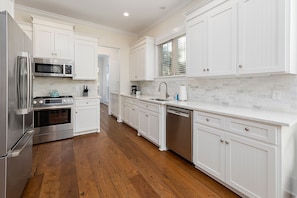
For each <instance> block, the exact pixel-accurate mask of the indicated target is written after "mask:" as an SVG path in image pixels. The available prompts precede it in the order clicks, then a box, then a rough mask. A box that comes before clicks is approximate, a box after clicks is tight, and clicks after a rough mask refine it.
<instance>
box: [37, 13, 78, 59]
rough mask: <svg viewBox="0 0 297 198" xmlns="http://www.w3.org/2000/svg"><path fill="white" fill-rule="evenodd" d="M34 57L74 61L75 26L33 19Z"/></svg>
mask: <svg viewBox="0 0 297 198" xmlns="http://www.w3.org/2000/svg"><path fill="white" fill-rule="evenodd" d="M32 23H33V55H34V57H39V58H59V59H68V60H73V26H72V25H64V24H57V23H54V22H51V21H47V20H44V19H39V18H34V17H33V21H32Z"/></svg>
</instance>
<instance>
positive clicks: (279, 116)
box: [122, 94, 297, 126]
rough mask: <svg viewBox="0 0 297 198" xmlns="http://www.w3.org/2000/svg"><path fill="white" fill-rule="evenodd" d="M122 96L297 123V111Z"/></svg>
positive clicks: (285, 122)
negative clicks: (287, 111)
mask: <svg viewBox="0 0 297 198" xmlns="http://www.w3.org/2000/svg"><path fill="white" fill-rule="evenodd" d="M122 96H126V97H131V98H136V99H139V100H143V101H147V102H152V103H157V104H163V105H170V106H176V107H181V108H185V109H191V110H197V111H203V112H208V113H214V114H219V115H224V116H230V117H236V118H242V119H248V120H252V121H257V122H265V123H269V124H273V125H279V126H292V125H294V124H296V123H297V114H296V113H286V112H277V111H268V110H262V109H250V108H243V107H233V106H227V105H219V104H210V103H202V102H194V101H176V100H169V101H155V100H151V99H152V98H158V97H156V96H143V95H141V96H139V97H136V96H135V95H125V94H122Z"/></svg>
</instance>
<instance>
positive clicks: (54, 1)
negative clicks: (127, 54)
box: [15, 0, 191, 34]
mask: <svg viewBox="0 0 297 198" xmlns="http://www.w3.org/2000/svg"><path fill="white" fill-rule="evenodd" d="M190 1H191V0H15V3H16V4H19V5H23V6H26V7H31V8H34V9H39V10H43V11H47V12H52V13H55V14H59V15H64V16H67V17H72V18H76V19H80V20H84V21H89V22H93V23H96V24H100V25H104V26H108V27H111V28H115V29H119V30H122V31H125V32H130V33H135V34H137V33H139V32H142V31H144V30H146V29H147V28H149V27H150V26H152V25H153V24H155V23H157V22H158V21H160V20H161V19H162V18H164V17H166V16H168V15H169V14H171V13H173V12H175V11H176V10H177V9H180V8H181V7H183V6H185V5H186V4H187V3H189V2H190ZM162 6H165V7H166V9H160V7H162ZM123 12H129V13H130V16H129V17H124V16H123Z"/></svg>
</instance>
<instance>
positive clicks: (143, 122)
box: [138, 109, 149, 137]
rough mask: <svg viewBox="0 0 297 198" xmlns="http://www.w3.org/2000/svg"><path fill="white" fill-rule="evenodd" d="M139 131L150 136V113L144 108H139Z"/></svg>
mask: <svg viewBox="0 0 297 198" xmlns="http://www.w3.org/2000/svg"><path fill="white" fill-rule="evenodd" d="M138 132H139V133H140V134H141V135H143V136H146V137H147V136H148V132H149V113H148V112H147V111H146V110H143V109H139V110H138Z"/></svg>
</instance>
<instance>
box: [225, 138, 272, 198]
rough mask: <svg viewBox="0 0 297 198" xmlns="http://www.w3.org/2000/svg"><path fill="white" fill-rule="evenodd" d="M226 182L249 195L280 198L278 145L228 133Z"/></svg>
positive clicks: (226, 141)
mask: <svg viewBox="0 0 297 198" xmlns="http://www.w3.org/2000/svg"><path fill="white" fill-rule="evenodd" d="M225 146H226V154H225V157H226V163H225V164H226V169H225V170H226V183H227V184H228V185H230V186H231V187H233V188H235V189H237V190H239V191H240V192H242V193H244V194H245V195H247V196H249V197H267V198H268V197H269V198H270V197H277V194H276V190H277V180H276V178H277V177H276V163H275V162H276V158H277V157H276V154H277V152H276V150H277V149H276V146H272V145H267V144H265V143H261V142H258V141H254V140H251V139H248V138H245V137H241V136H237V135H233V134H229V133H226V136H225Z"/></svg>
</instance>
